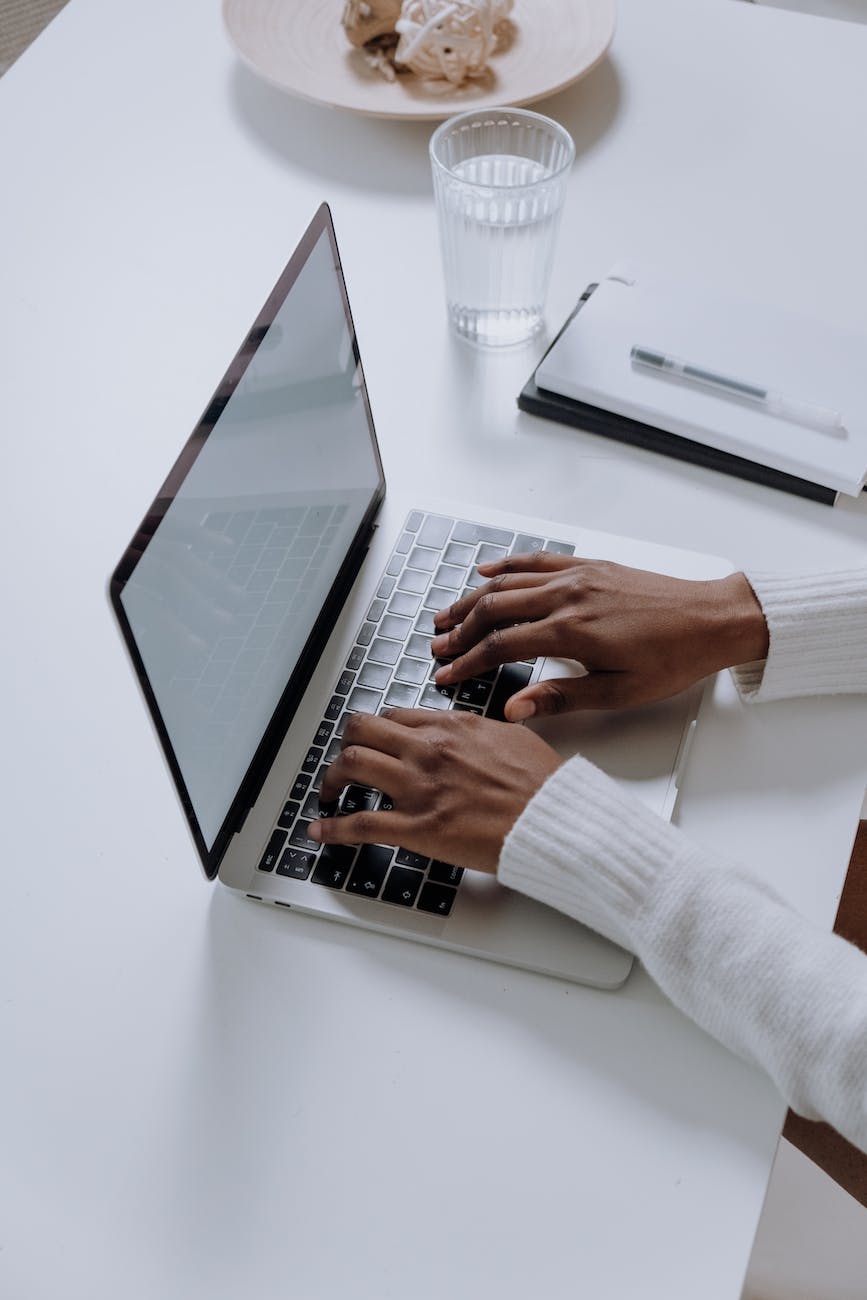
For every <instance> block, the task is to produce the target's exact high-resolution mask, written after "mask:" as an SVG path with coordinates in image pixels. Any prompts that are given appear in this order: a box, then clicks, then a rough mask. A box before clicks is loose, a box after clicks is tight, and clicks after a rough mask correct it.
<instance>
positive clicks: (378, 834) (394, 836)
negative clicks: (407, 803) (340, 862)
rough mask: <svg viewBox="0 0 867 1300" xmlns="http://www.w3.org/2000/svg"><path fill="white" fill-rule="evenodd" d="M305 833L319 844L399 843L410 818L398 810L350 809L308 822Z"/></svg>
mask: <svg viewBox="0 0 867 1300" xmlns="http://www.w3.org/2000/svg"><path fill="white" fill-rule="evenodd" d="M307 834H308V835H309V836H310V838H311V839H312V840H316V841H318V842H319V843H320V844H393V845H399V844H400V845H402V844H403V843H404V841H405V840H406V839H407V837H408V836H410V837H411V835H412V819H411V818H409V817H405V816H404V815H403V814H402V813H399V812H397V811H393V812H360V813H352V815H351V816H350V817H332V818H330V819H329V820H328V821H319V822H311V823H310V826H309V828H308V831H307Z"/></svg>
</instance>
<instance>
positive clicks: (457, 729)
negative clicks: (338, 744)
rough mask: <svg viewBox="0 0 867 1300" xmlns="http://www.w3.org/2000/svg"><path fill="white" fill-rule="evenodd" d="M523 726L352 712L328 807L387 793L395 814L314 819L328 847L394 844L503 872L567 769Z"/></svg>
mask: <svg viewBox="0 0 867 1300" xmlns="http://www.w3.org/2000/svg"><path fill="white" fill-rule="evenodd" d="M561 761H562V760H561V759H560V757H559V756H558V755H557V754H556V753H555V752H554V750H553V749H551V748H550V746H549V745H546V744H545V742H544V741H543V740H540V738H539V737H538V736H536V735H534V733H533V732H531V731H527V730H526V729H525V728H524V727H513V726H511V725H509V724H508V723H506V722H493V721H491V720H490V719H487V718H480V717H478V716H477V715H475V714H472V713H450V712H438V711H433V710H430V709H389V710H388V711H387V712H385V713H383V714H380V715H379V716H373V715H371V714H367V713H354V714H353V715H352V717H351V718H350V719H349V721H348V723H347V726H346V731H345V732H344V735H343V749H342V750H341V752H340V754H339V755H338V756H337V758H336V759H335V760H334V762H333V763H332V764H331V766H330V767H329V768H328V771H327V772H326V774H325V776H324V777H323V779H322V788H321V790H320V792H319V803H320V806H323V805H328V804H329V803H334V801H336V800H337V799H338V798H339V796H340V792H341V790H342V789H343V788H344V786H347V785H362V786H370V787H372V788H373V789H375V790H386V791H388V795H389V798H390V801H391V803H392V804H393V808H392V809H391V810H389V811H388V812H381V811H376V812H359V813H352V814H350V815H349V816H346V817H343V816H338V817H330V818H326V819H324V820H321V821H318V822H311V824H310V828H309V831H308V834H309V835H310V837H311V839H315V840H320V841H321V842H322V843H323V844H393V845H399V846H400V847H401V848H405V849H409V850H411V851H412V852H415V853H422V854H424V856H425V857H429V858H439V859H440V860H441V861H443V862H451V863H453V864H454V865H456V866H461V867H474V868H475V869H476V870H478V871H489V872H493V871H496V869H497V862H498V861H499V857H500V850H501V849H502V847H503V841H504V840H505V838H506V836H507V835H508V833H509V831H510V830H511V829H512V826H513V825H514V824H515V822H516V821H517V820H518V817H519V816H520V814H521V812H522V811H523V809H524V807H525V806H526V804H527V803H529V801H530V798H531V797H532V796H533V795H534V794H535V793H536V791H537V790H538V789H539V788H540V786H542V785H543V784H544V782H545V781H546V780H547V778H548V777H549V776H550V775H551V773H552V772H554V771H555V770H556V769H557V768H558V767H559V766H560V763H561Z"/></svg>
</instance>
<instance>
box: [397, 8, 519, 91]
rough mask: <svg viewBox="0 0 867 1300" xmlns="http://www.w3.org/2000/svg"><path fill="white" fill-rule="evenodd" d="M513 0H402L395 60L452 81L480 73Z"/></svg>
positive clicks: (421, 73) (424, 74) (457, 82)
mask: <svg viewBox="0 0 867 1300" xmlns="http://www.w3.org/2000/svg"><path fill="white" fill-rule="evenodd" d="M511 8H512V0H403V5H402V7H401V13H400V18H399V19H398V22H397V25H396V30H397V32H398V34H399V36H400V42H399V44H398V47H397V50H396V51H395V55H394V58H395V62H396V63H398V64H402V65H404V66H406V67H408V68H409V69H410V70H411V71H412V72H414V73H415V74H416V75H417V76H419V77H425V78H435V79H444V80H446V81H450V82H451V83H452V84H453V85H455V86H459V85H460V84H461V82H463V81H466V80H467V79H468V78H470V77H478V76H481V75H482V74H483V73H484V71H485V69H486V67H487V65H488V59H489V58H490V56H491V55H492V54H493V52H494V49H495V47H496V44H497V30H496V29H497V26H498V24H499V23H500V22H501V21H502V20H503V19H504V18H506V17H507V15H508V14H509V12H510V11H511Z"/></svg>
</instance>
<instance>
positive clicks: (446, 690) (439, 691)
mask: <svg viewBox="0 0 867 1300" xmlns="http://www.w3.org/2000/svg"><path fill="white" fill-rule="evenodd" d="M453 697H454V687H453V686H434V684H433V683H432V682H431V683H430V684H429V685H428V686H426V687H425V688H424V690H423V691H422V693H421V696H420V698H419V702H418V704H419V708H420V709H447V708H449V707H450V705H451V702H452V699H453Z"/></svg>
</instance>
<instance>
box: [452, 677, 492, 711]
mask: <svg viewBox="0 0 867 1300" xmlns="http://www.w3.org/2000/svg"><path fill="white" fill-rule="evenodd" d="M490 693H491V683H490V682H480V681H479V679H478V678H477V677H471V678H470V679H469V681H466V682H461V683H460V684H459V685H458V689H457V694H456V695H455V699H456V700H457V702H458V704H472V705H474V706H475V707H476V708H477V709H483V708H484V707H485V705H486V704H487V702H488V696H489V695H490Z"/></svg>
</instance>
